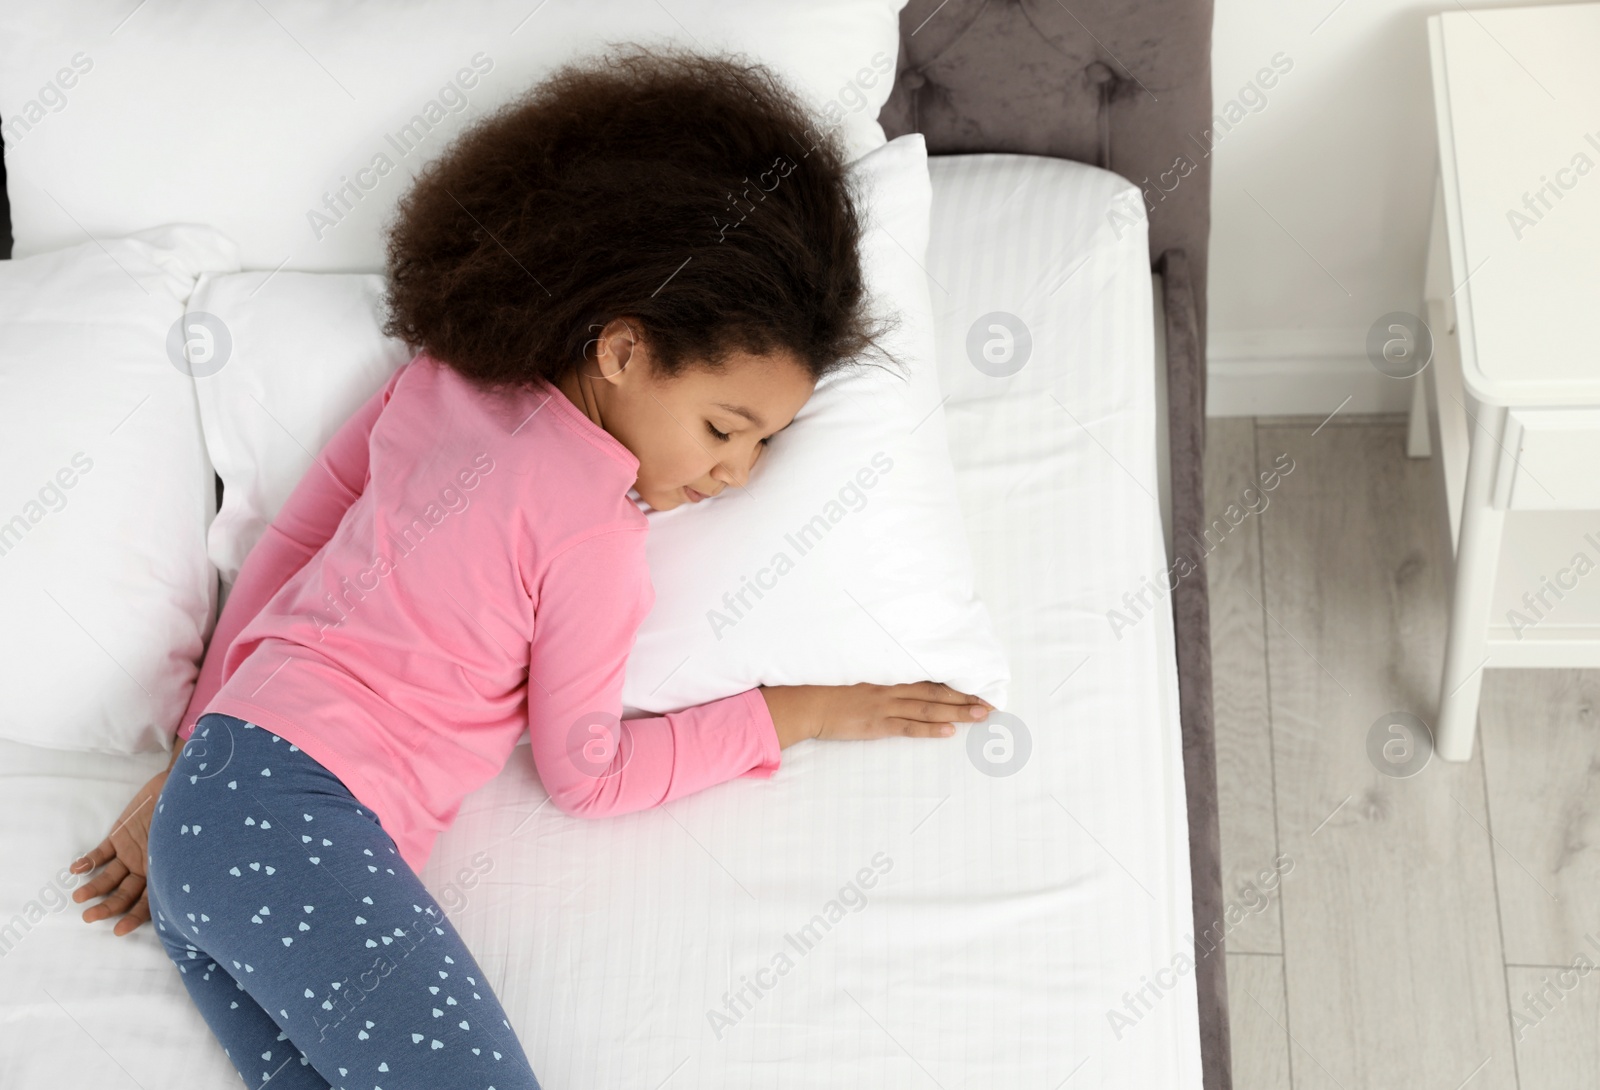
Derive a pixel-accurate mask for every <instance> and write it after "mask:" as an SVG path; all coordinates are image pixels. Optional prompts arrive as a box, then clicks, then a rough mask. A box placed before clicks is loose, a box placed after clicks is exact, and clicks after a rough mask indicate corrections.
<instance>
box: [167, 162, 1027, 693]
mask: <svg viewBox="0 0 1600 1090" xmlns="http://www.w3.org/2000/svg"><path fill="white" fill-rule="evenodd" d="M851 175H852V177H856V178H859V179H860V180H861V186H862V188H861V193H862V197H863V201H862V204H861V210H862V215H863V219H864V221H865V222H866V225H867V229H866V232H865V238H864V240H863V247H862V259H863V271H864V273H865V276H866V280H867V284H868V287H869V290H871V292H872V293H873V295H874V297H875V300H876V305H877V307H878V309H879V311H880V313H882V312H885V311H887V312H898V313H900V315H901V318H900V326H899V328H898V329H897V330H896V331H895V332H894V333H892V334H890V335H889V336H888V337H887V338H885V345H886V347H887V348H888V350H889V351H890V352H892V353H893V354H894V355H895V356H896V357H897V358H899V359H901V360H902V361H903V362H904V363H905V364H906V365H907V367H908V372H909V380H908V379H906V378H902V377H899V376H898V375H896V374H893V373H891V372H887V371H885V370H883V369H882V368H876V367H874V368H863V369H852V370H851V371H850V372H849V373H847V374H846V373H836V374H835V375H832V376H829V377H828V378H827V379H825V380H824V381H823V382H822V383H820V384H819V386H818V389H817V392H816V393H815V394H814V395H813V396H812V398H811V400H810V401H808V402H807V403H806V405H805V407H804V408H803V409H802V410H801V412H800V415H799V416H798V417H797V418H796V421H795V424H794V425H793V426H792V427H791V428H789V429H788V430H787V431H784V432H782V433H781V434H780V435H778V436H776V437H775V438H774V440H773V442H772V444H771V446H770V447H769V449H768V451H767V454H766V456H765V457H763V458H762V460H761V463H760V465H759V466H758V468H757V470H756V472H755V474H754V475H753V476H752V479H751V481H750V484H749V488H748V489H747V490H746V491H745V492H744V493H740V492H737V491H729V492H725V493H723V494H722V495H720V496H718V497H717V498H716V499H713V500H706V501H702V502H701V503H699V504H694V505H686V506H683V507H679V508H675V509H674V510H672V511H663V512H657V513H652V514H651V515H650V516H649V517H650V519H651V520H652V525H651V529H650V535H649V539H648V542H649V544H648V549H649V557H650V572H651V581H652V584H653V585H654V587H655V593H656V602H655V607H654V608H653V609H652V610H651V612H650V614H649V615H648V616H647V617H646V618H645V621H644V623H643V625H642V626H641V628H640V630H639V634H638V639H637V642H636V643H635V646H634V650H633V654H632V657H631V658H630V659H629V663H628V669H627V676H626V680H625V683H624V688H623V699H624V702H625V703H626V705H627V707H628V708H629V709H630V710H632V711H639V710H643V711H668V710H674V709H676V708H682V707H686V706H688V705H691V704H699V703H704V702H705V701H707V700H712V699H716V698H718V697H723V696H728V695H731V694H732V693H736V692H741V691H743V690H744V689H748V688H750V687H751V686H752V685H756V684H848V683H854V682H858V681H871V682H877V683H880V684H890V683H895V682H902V681H920V680H923V679H925V678H932V679H934V680H939V681H945V682H948V683H949V684H952V685H955V686H956V687H958V688H961V689H963V690H964V691H967V692H972V693H977V694H978V695H980V696H982V697H984V698H985V699H987V700H989V701H990V702H991V703H994V704H995V705H996V706H1003V705H1004V702H1005V695H1006V686H1007V684H1008V681H1009V676H1010V674H1009V668H1008V666H1007V663H1006V660H1005V656H1004V653H1003V651H1002V650H1001V647H1000V644H999V641H998V640H997V639H996V637H995V635H994V633H993V631H992V629H991V626H990V622H989V617H988V614H987V612H986V611H985V610H984V608H983V605H982V604H981V603H980V602H979V601H978V600H977V599H976V597H975V596H974V594H973V590H972V583H973V580H972V568H971V561H970V559H969V555H968V545H967V539H966V536H965V533H964V530H963V524H962V516H961V508H960V506H959V503H958V499H957V496H956V490H955V481H954V473H953V471H952V469H951V465H950V456H949V451H948V449H947V447H946V445H945V434H944V413H943V409H942V408H941V405H940V393H939V385H938V379H937V372H936V365H935V361H934V341H933V332H932V330H933V313H932V305H931V303H930V301H929V298H928V287H927V282H926V279H925V276H924V274H923V272H922V267H921V262H922V260H923V257H924V254H925V252H926V249H927V244H928V217H929V208H930V204H931V200H932V194H931V187H930V184H929V180H928V166H927V147H926V144H925V143H924V141H923V138H922V135H921V134H920V133H912V134H909V135H907V136H902V137H900V138H898V139H896V140H894V141H892V142H890V143H889V144H888V145H886V146H885V147H883V148H880V149H878V150H877V151H875V152H872V153H870V154H868V155H867V156H865V157H863V158H862V159H861V160H859V161H858V162H856V163H855V164H853V165H852V167H851ZM268 276H269V274H266V273H240V274H236V275H231V276H222V277H216V278H207V279H206V280H203V281H202V283H201V285H200V286H199V287H198V288H197V290H196V292H195V299H194V302H193V304H192V306H193V307H194V308H196V309H199V310H205V311H209V312H210V313H212V314H215V315H217V316H218V317H219V318H221V319H222V320H223V321H224V322H225V323H226V324H227V326H228V327H229V328H230V329H231V330H232V331H234V332H235V333H236V334H237V336H236V338H235V343H236V344H237V345H238V346H239V348H238V355H237V356H236V358H235V359H233V360H232V361H230V362H229V363H227V364H226V365H225V366H224V367H223V368H222V369H221V370H220V371H218V372H217V373H216V374H215V375H213V376H209V377H197V379H196V383H197V385H198V386H199V388H200V391H201V406H202V413H203V417H204V420H205V426H206V441H207V443H208V444H209V446H210V449H211V452H212V459H213V461H215V463H216V465H217V467H218V472H219V473H220V474H221V475H222V478H223V482H224V491H223V513H222V515H219V517H218V519H217V522H216V524H214V526H213V532H212V535H211V553H212V556H213V557H214V558H218V565H219V567H222V568H223V571H224V577H225V579H227V580H229V581H231V580H232V579H233V578H234V577H235V576H236V575H237V570H238V562H237V560H235V559H234V558H240V559H242V558H243V557H244V555H245V554H246V553H247V552H248V551H249V549H250V548H251V547H252V546H253V545H254V544H255V542H256V540H257V538H258V537H259V536H260V533H261V530H262V528H263V527H264V525H265V523H266V522H267V521H268V520H270V519H271V518H272V517H273V516H274V515H275V514H276V513H277V510H278V508H279V507H280V506H281V505H282V503H283V500H284V499H285V498H286V497H287V496H288V494H289V493H290V492H291V491H293V489H294V486H295V484H296V483H297V482H298V481H299V479H300V476H301V474H302V473H304V472H305V470H306V468H307V467H308V466H309V465H310V464H311V462H310V456H311V455H312V454H315V453H317V452H318V451H320V449H321V446H322V444H324V443H325V442H326V441H327V439H328V437H329V436H331V435H332V434H333V433H334V432H335V431H337V430H338V428H339V426H340V425H341V424H342V423H343V422H344V420H345V419H346V418H347V417H348V416H349V415H350V414H351V413H352V412H354V411H355V409H356V408H357V407H358V406H359V405H360V404H361V403H362V402H363V401H365V399H366V398H368V397H370V396H371V395H372V393H373V392H374V391H375V390H377V389H378V388H379V387H381V386H382V385H383V383H384V381H385V380H386V379H387V378H388V376H389V375H390V374H391V373H392V371H393V369H394V367H396V366H398V365H399V364H400V363H402V362H404V358H405V355H404V353H403V352H402V351H401V350H400V349H399V346H398V345H395V344H390V345H388V346H385V345H384V344H382V341H383V338H382V337H381V336H380V335H379V334H378V332H377V329H378V326H379V324H380V322H381V308H380V304H379V300H378V298H377V297H376V296H375V295H374V293H373V288H374V285H373V283H372V281H371V280H370V279H369V278H367V277H364V276H355V275H336V274H315V273H311V274H297V275H294V276H286V274H284V273H278V274H277V275H276V276H273V277H271V278H270V279H268ZM263 281H265V286H264V287H260V285H261V284H262V283H263ZM258 287H260V290H259V291H257V290H256V289H257V288H258ZM257 403H259V405H260V406H261V408H262V409H263V410H264V411H259V412H258V411H257ZM284 436H293V439H292V440H291V439H285V438H284ZM830 504H831V506H830ZM814 517H820V518H821V519H822V520H823V522H820V523H816V524H814V525H813V528H812V530H811V531H810V532H809V533H803V527H804V526H805V525H806V524H808V522H810V520H812V519H813V518H814ZM824 524H826V526H827V530H826V533H825V534H824V533H823V530H822V527H823V525H824ZM786 534H788V535H792V538H793V540H790V538H786V537H785V535H786ZM713 542H714V550H713V547H712V545H711V544H708V543H713ZM801 545H804V546H805V552H804V555H801V554H800V546H801ZM813 546H814V547H813ZM780 552H781V553H785V554H787V555H788V556H789V559H790V562H791V563H792V565H793V566H792V568H790V567H788V566H785V565H783V564H777V565H774V558H775V557H776V556H777V555H778V554H779V553H780ZM708 556H715V558H716V559H715V561H714V562H709V561H708V559H707V557H708ZM775 567H783V569H784V570H783V572H782V574H781V575H779V574H778V573H777V572H776V570H768V571H766V572H765V573H764V572H763V569H764V568H766V569H775ZM742 576H747V577H749V578H750V579H751V580H754V581H756V583H757V584H758V589H762V588H761V587H760V585H759V584H761V583H763V582H765V583H771V584H772V588H771V589H770V590H769V589H762V597H761V598H760V599H759V600H758V599H757V598H756V597H755V594H754V592H753V591H750V590H746V591H745V595H744V602H745V606H748V607H749V608H745V606H740V605H738V604H737V602H735V603H734V604H733V605H732V606H730V605H729V604H728V603H726V602H724V601H723V595H724V594H729V595H737V594H738V593H739V591H740V590H741V588H742V587H743V586H744V585H745V584H744V582H743V581H742V579H741V577H742ZM735 610H737V612H735ZM713 611H715V613H718V614H720V615H721V616H720V618H719V617H718V616H715V615H713Z"/></svg>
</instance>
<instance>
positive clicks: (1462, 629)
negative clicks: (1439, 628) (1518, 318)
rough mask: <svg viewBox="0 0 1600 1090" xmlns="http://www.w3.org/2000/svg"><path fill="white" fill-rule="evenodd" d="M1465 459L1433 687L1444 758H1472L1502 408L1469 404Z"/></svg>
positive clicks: (1496, 518) (1494, 534)
mask: <svg viewBox="0 0 1600 1090" xmlns="http://www.w3.org/2000/svg"><path fill="white" fill-rule="evenodd" d="M1475 408H1477V410H1478V419H1477V426H1476V427H1474V428H1473V429H1472V446H1471V453H1470V454H1469V455H1468V458H1467V482H1466V494H1465V495H1464V496H1463V497H1462V502H1461V540H1460V545H1459V547H1458V548H1457V550H1456V565H1455V586H1454V588H1453V589H1452V591H1451V602H1450V622H1449V628H1448V630H1447V633H1446V636H1445V645H1444V675H1443V678H1442V680H1441V683H1440V687H1439V723H1438V728H1437V730H1436V731H1435V738H1434V744H1435V747H1436V749H1437V751H1438V754H1439V756H1440V757H1442V758H1444V759H1445V760H1447V761H1465V760H1469V759H1471V757H1472V745H1473V739H1474V736H1475V735H1476V733H1477V727H1478V694H1479V692H1480V690H1481V689H1482V688H1483V669H1484V666H1485V665H1486V664H1487V663H1488V638H1489V608H1490V599H1491V597H1492V595H1493V594H1494V585H1495V575H1496V571H1497V569H1498V568H1499V565H1500V538H1501V533H1502V531H1503V530H1504V529H1505V512H1504V511H1502V510H1501V509H1499V508H1497V507H1495V506H1494V504H1493V502H1492V497H1491V489H1492V487H1493V484H1494V471H1495V465H1496V463H1497V462H1498V455H1499V453H1500V442H1499V437H1500V433H1501V432H1502V430H1503V429H1504V425H1505V416H1506V411H1505V409H1504V408H1503V407H1497V406H1493V405H1478V406H1475Z"/></svg>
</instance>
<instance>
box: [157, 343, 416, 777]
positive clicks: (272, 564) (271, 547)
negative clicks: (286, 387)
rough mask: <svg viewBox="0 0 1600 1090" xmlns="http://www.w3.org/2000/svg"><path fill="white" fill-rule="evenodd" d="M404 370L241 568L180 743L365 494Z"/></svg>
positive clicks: (359, 415)
mask: <svg viewBox="0 0 1600 1090" xmlns="http://www.w3.org/2000/svg"><path fill="white" fill-rule="evenodd" d="M404 370H405V369H404V368H400V369H399V370H397V371H395V373H394V374H393V375H391V376H390V378H389V381H388V382H386V383H384V385H383V388H382V389H380V390H379V391H378V392H377V393H375V394H373V395H372V396H371V397H370V398H368V399H367V401H366V403H365V404H364V405H362V406H361V408H359V409H357V410H356V412H355V415H354V416H352V417H350V419H348V420H346V421H345V422H344V424H342V425H341V426H340V427H339V430H338V431H336V432H334V434H333V437H332V438H330V439H329V440H328V442H327V445H326V446H324V447H323V448H322V453H321V454H320V455H318V457H317V458H316V460H315V461H313V462H312V464H311V467H310V468H309V469H307V470H306V472H305V475H304V476H303V477H301V478H300V483H299V484H298V485H296V486H295V489H294V491H293V492H291V493H290V494H289V498H288V499H287V500H285V501H284V504H283V507H282V508H281V509H280V510H279V511H278V514H277V517H276V518H274V519H273V520H272V522H271V523H269V524H268V525H267V528H266V530H265V531H264V532H263V533H262V535H261V540H259V541H257V542H256V544H255V547H254V548H252V549H251V550H250V552H249V554H248V555H247V556H246V557H245V559H244V563H243V564H241V565H240V566H239V578H238V579H236V580H235V581H234V584H233V589H232V590H230V591H229V592H228V600H227V602H225V603H224V604H223V607H222V616H220V617H218V618H217V627H216V629H215V631H213V632H212V634H211V642H210V643H209V644H207V645H206V655H205V659H204V660H203V661H202V663H201V665H200V677H199V679H198V680H197V681H196V682H195V687H194V693H193V694H192V695H191V696H190V697H189V706H188V707H187V708H185V709H184V712H183V718H182V719H180V720H179V721H178V742H177V744H178V745H180V746H181V745H183V743H184V742H186V741H188V739H189V736H190V735H191V734H193V733H194V725H195V721H196V720H198V719H199V718H200V717H201V716H202V715H204V714H205V711H206V706H207V705H208V704H210V703H211V699H212V697H214V696H216V695H217V690H218V689H220V688H221V687H222V682H223V676H222V664H223V659H224V658H225V657H226V655H227V651H228V647H229V646H230V645H231V644H232V643H233V641H234V639H235V638H236V637H237V636H238V635H239V632H240V630H242V629H243V628H244V626H245V625H246V624H248V623H250V621H251V620H252V619H253V618H254V617H255V616H256V614H258V613H260V612H261V607H263V606H265V605H266V604H267V602H269V601H270V600H271V599H272V596H273V595H274V594H277V593H278V591H279V589H281V588H282V587H283V585H284V584H285V583H287V582H288V581H289V577H290V576H291V575H293V574H294V573H295V572H297V571H299V570H300V569H301V568H302V567H304V566H305V562H306V561H307V560H309V559H311V557H313V556H315V555H316V552H317V550H318V549H320V548H322V546H323V545H324V544H325V543H326V542H327V540H328V539H329V538H330V537H332V536H333V531H334V530H335V529H336V528H337V527H338V525H339V520H341V519H342V518H344V513H345V511H346V510H348V509H349V507H350V505H351V504H352V503H354V502H355V500H356V497H357V496H359V495H361V490H362V488H363V487H364V486H365V484H366V478H367V465H368V449H367V444H368V438H369V437H370V435H371V433H372V426H373V424H375V423H376V422H377V419H378V414H379V413H380V412H382V411H383V406H384V404H385V403H386V402H387V401H388V400H389V396H390V394H392V393H393V392H394V387H395V383H397V382H399V381H400V375H401V373H402V372H403V371H404Z"/></svg>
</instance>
